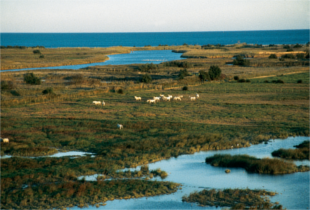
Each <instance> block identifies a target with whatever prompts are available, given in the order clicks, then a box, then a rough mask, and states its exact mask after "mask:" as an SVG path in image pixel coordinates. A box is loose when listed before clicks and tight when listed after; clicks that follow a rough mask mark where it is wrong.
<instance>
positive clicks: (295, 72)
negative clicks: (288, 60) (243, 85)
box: [250, 70, 306, 79]
mask: <svg viewBox="0 0 310 210" xmlns="http://www.w3.org/2000/svg"><path fill="white" fill-rule="evenodd" d="M304 72H306V70H304V71H294V72H290V73H283V74H282V75H289V74H298V73H304ZM276 76H277V75H268V76H259V77H252V78H250V79H258V78H266V77H276Z"/></svg>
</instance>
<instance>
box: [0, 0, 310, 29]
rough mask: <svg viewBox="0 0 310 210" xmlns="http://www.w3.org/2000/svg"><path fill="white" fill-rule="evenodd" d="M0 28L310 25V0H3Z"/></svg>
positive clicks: (269, 27) (218, 27) (302, 26)
mask: <svg viewBox="0 0 310 210" xmlns="http://www.w3.org/2000/svg"><path fill="white" fill-rule="evenodd" d="M0 1H1V5H0V6H1V15H0V18H1V19H0V23H1V32H166V31H167V32H172V31H239V30H241V31H242V30H281V29H309V1H308V0H242V1H238V0H237V1H232V0H83V1H82V0H0Z"/></svg>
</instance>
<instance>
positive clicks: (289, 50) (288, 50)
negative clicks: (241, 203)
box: [286, 48, 294, 52]
mask: <svg viewBox="0 0 310 210" xmlns="http://www.w3.org/2000/svg"><path fill="white" fill-rule="evenodd" d="M293 51H294V50H293V49H291V48H290V49H287V50H286V52H293Z"/></svg>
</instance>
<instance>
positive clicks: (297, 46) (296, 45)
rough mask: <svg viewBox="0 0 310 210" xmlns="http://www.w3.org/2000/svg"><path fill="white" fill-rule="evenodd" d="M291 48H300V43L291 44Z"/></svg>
mask: <svg viewBox="0 0 310 210" xmlns="http://www.w3.org/2000/svg"><path fill="white" fill-rule="evenodd" d="M293 48H302V45H301V44H298V43H297V44H295V45H294V46H293Z"/></svg>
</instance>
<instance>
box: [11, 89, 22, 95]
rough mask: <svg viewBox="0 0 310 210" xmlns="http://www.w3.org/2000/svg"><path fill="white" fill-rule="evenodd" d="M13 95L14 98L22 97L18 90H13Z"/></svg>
mask: <svg viewBox="0 0 310 210" xmlns="http://www.w3.org/2000/svg"><path fill="white" fill-rule="evenodd" d="M11 94H12V95H13V96H20V93H19V92H17V91H16V90H12V91H11Z"/></svg>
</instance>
